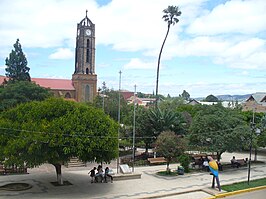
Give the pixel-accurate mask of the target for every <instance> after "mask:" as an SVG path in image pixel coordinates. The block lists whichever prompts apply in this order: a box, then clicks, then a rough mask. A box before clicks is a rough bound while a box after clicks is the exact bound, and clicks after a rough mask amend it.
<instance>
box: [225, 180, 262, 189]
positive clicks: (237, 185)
mask: <svg viewBox="0 0 266 199" xmlns="http://www.w3.org/2000/svg"><path fill="white" fill-rule="evenodd" d="M265 185H266V178H262V179H258V180H252V181H250V182H249V185H248V183H247V181H246V182H238V183H234V184H230V185H223V186H221V188H222V190H225V191H229V192H230V191H237V190H241V189H248V188H252V187H259V186H265Z"/></svg>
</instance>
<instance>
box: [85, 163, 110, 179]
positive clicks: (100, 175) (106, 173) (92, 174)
mask: <svg viewBox="0 0 266 199" xmlns="http://www.w3.org/2000/svg"><path fill="white" fill-rule="evenodd" d="M96 171H97V173H96ZM109 172H110V169H109V167H106V168H105V170H104V172H103V168H102V165H99V166H98V167H97V169H96V167H94V168H93V169H92V170H90V172H89V173H88V174H90V177H91V183H94V182H103V181H104V182H105V183H107V177H109V178H111V183H113V176H111V175H110V174H109Z"/></svg>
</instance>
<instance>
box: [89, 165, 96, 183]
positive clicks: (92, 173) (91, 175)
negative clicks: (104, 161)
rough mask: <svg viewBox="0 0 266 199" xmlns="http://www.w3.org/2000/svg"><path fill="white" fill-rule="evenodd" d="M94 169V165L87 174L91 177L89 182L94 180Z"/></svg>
mask: <svg viewBox="0 0 266 199" xmlns="http://www.w3.org/2000/svg"><path fill="white" fill-rule="evenodd" d="M95 170H96V167H94V168H93V169H92V170H90V172H89V173H88V174H90V177H91V183H93V182H94V179H95Z"/></svg>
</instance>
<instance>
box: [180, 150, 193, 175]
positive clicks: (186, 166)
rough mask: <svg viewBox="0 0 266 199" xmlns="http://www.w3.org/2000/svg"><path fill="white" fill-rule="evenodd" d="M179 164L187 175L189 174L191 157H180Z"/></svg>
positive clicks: (184, 155) (185, 155)
mask: <svg viewBox="0 0 266 199" xmlns="http://www.w3.org/2000/svg"><path fill="white" fill-rule="evenodd" d="M179 162H180V164H181V166H183V167H184V170H185V172H186V173H188V172H189V164H190V157H189V155H187V154H183V155H180V156H179Z"/></svg>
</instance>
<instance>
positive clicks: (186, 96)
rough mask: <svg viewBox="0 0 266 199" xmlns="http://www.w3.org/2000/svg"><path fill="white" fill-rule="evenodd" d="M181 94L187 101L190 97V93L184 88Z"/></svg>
mask: <svg viewBox="0 0 266 199" xmlns="http://www.w3.org/2000/svg"><path fill="white" fill-rule="evenodd" d="M179 96H180V97H182V98H184V99H185V100H187V101H188V100H189V99H190V94H189V93H188V92H187V91H186V90H183V93H182V94H181V95H179Z"/></svg>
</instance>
